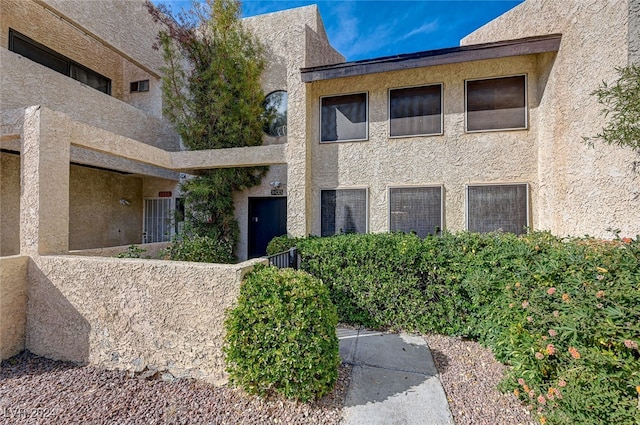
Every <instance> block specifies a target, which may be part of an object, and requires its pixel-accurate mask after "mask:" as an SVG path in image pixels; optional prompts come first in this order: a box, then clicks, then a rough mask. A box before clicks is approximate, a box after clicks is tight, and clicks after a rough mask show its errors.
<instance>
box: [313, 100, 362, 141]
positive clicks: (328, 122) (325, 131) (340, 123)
mask: <svg viewBox="0 0 640 425" xmlns="http://www.w3.org/2000/svg"><path fill="white" fill-rule="evenodd" d="M320 103H321V108H320V109H321V110H320V141H321V142H348V141H358V140H367V138H368V132H369V129H368V122H367V121H368V117H367V115H368V114H367V94H366V93H356V94H346V95H340V96H328V97H323V98H321V100H320Z"/></svg>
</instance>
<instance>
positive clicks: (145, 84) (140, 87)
mask: <svg viewBox="0 0 640 425" xmlns="http://www.w3.org/2000/svg"><path fill="white" fill-rule="evenodd" d="M143 91H149V80H140V81H132V82H131V83H130V84H129V92H130V93H139V92H143Z"/></svg>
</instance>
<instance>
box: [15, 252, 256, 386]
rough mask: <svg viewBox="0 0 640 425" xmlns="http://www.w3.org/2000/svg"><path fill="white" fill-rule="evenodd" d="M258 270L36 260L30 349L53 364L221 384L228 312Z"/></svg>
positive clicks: (240, 266) (30, 306)
mask: <svg viewBox="0 0 640 425" xmlns="http://www.w3.org/2000/svg"><path fill="white" fill-rule="evenodd" d="M253 264H254V262H248V263H241V264H238V265H217V264H202V263H186V262H169V261H158V260H141V259H131V260H123V259H115V258H95V257H76V256H47V257H38V258H35V259H34V261H32V262H31V263H30V265H29V288H28V296H29V301H28V305H27V328H26V329H27V330H26V335H27V339H26V348H27V349H29V350H30V351H31V352H33V353H35V354H38V355H41V356H45V357H48V358H52V359H60V360H70V361H75V362H80V363H90V364H94V365H99V366H101V367H105V368H109V369H120V370H127V371H130V372H142V371H144V370H145V369H146V370H158V371H167V372H169V373H171V374H172V375H173V376H175V377H188V378H198V379H202V380H205V381H207V382H210V383H213V384H221V383H223V382H225V380H226V375H225V373H224V358H223V353H222V344H223V338H224V326H223V322H224V318H225V310H226V309H228V308H230V307H232V306H233V305H234V303H235V302H236V298H237V295H238V291H239V285H240V281H241V279H242V276H243V274H244V273H245V272H246V271H248V270H249V269H250V268H251V267H252V266H253Z"/></svg>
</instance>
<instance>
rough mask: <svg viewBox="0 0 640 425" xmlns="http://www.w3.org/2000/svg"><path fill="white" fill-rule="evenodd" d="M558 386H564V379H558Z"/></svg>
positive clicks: (565, 384)
mask: <svg viewBox="0 0 640 425" xmlns="http://www.w3.org/2000/svg"><path fill="white" fill-rule="evenodd" d="M558 386H559V387H566V386H567V383H566V382H565V380H564V379H561V380H559V381H558Z"/></svg>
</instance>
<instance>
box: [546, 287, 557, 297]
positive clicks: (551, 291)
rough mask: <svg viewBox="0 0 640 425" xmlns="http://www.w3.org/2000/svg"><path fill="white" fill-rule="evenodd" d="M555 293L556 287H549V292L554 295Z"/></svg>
mask: <svg viewBox="0 0 640 425" xmlns="http://www.w3.org/2000/svg"><path fill="white" fill-rule="evenodd" d="M555 293H556V288H553V287H551V288H549V289H547V294H549V295H553V294H555Z"/></svg>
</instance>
